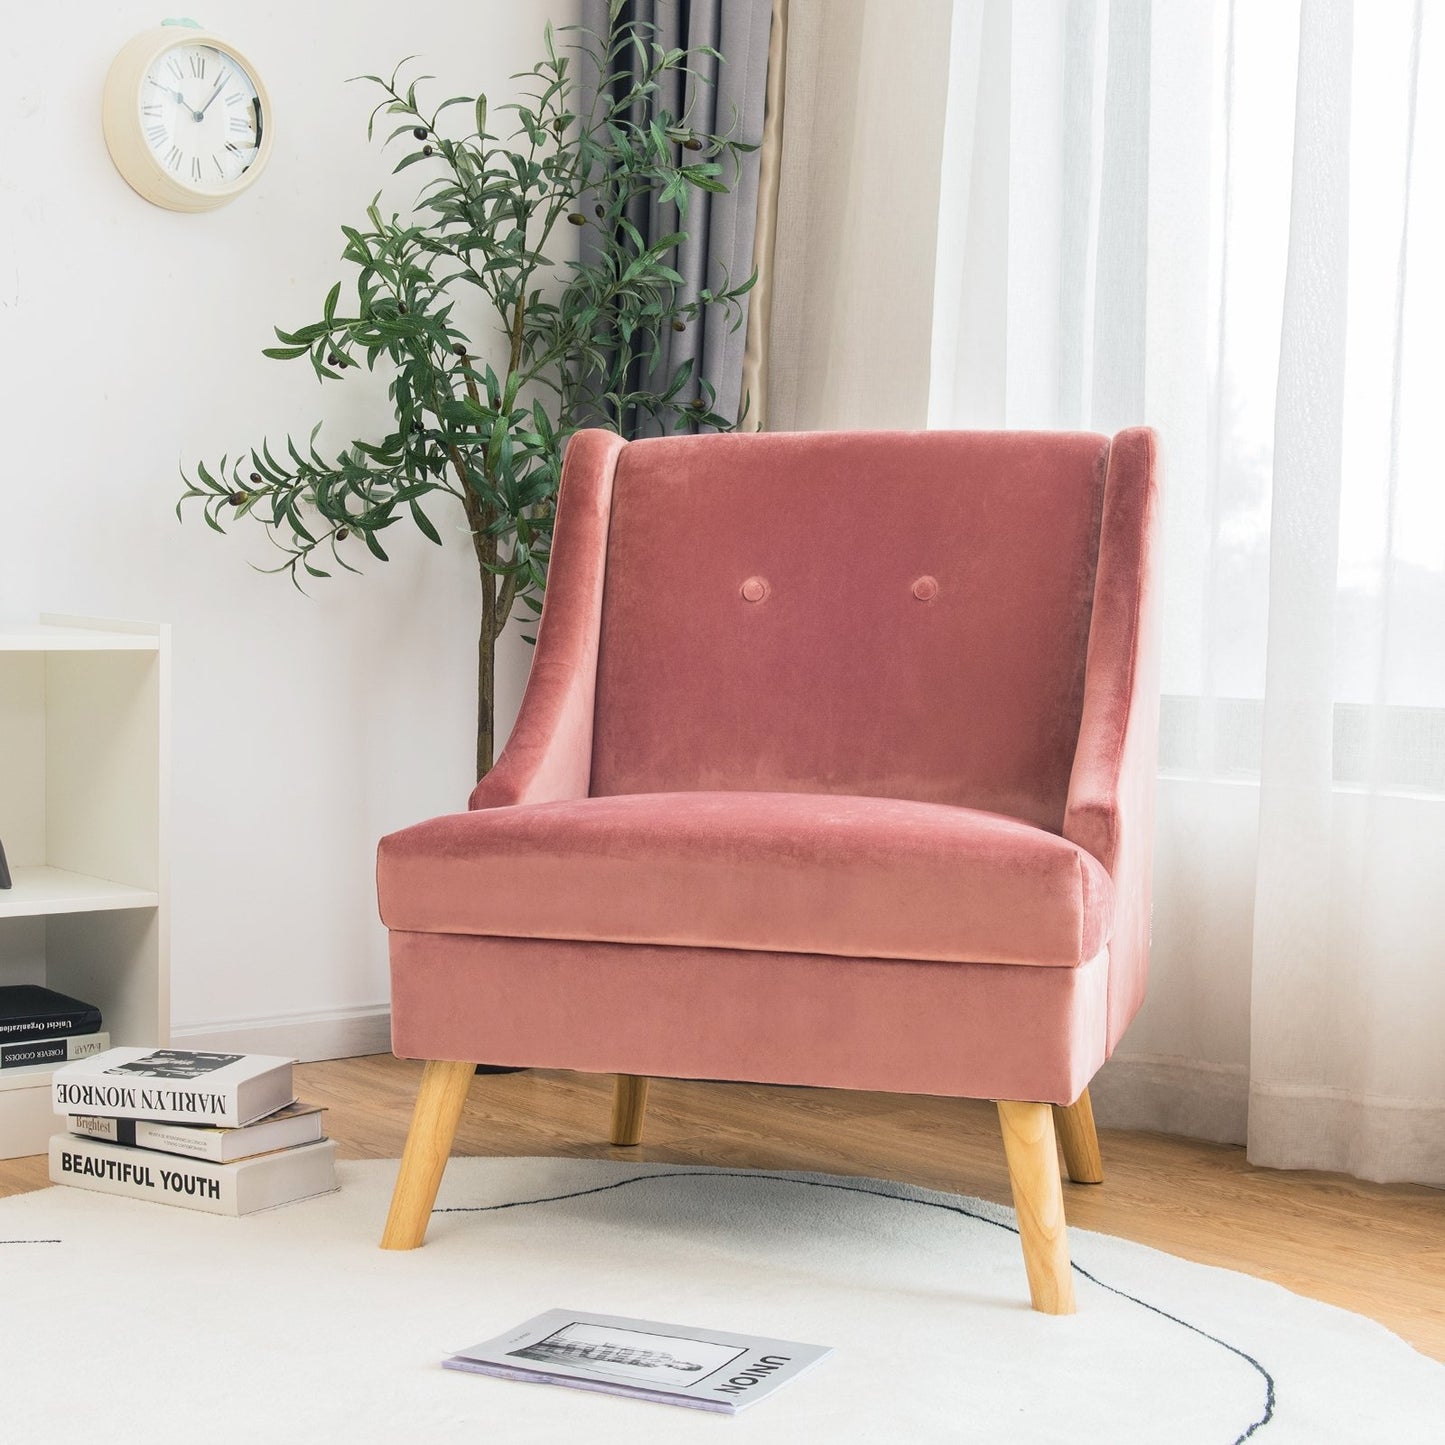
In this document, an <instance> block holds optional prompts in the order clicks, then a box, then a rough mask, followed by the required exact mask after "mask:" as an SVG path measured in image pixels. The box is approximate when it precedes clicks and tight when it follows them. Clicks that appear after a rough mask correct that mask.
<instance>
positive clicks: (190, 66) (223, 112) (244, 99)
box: [139, 42, 267, 194]
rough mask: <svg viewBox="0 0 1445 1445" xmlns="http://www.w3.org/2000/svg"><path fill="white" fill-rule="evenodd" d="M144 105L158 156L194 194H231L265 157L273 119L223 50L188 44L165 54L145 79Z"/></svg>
mask: <svg viewBox="0 0 1445 1445" xmlns="http://www.w3.org/2000/svg"><path fill="white" fill-rule="evenodd" d="M139 104H140V116H139V119H140V126H141V132H142V135H143V137H144V141H145V144H146V145H147V146H148V147H149V149H150V153H151V155H152V156H153V157H154V159H155V161H156V163H157V164H158V165H159V166H160V167H161V169H162V170H163V171H164V172H165V173H166V174H167V175H169V176H170V177H171V179H172V180H173V181H175V183H176V184H177V185H180V186H183V187H184V188H185V189H186V190H188V191H194V192H198V193H201V194H207V193H211V192H216V191H220V190H225V189H228V188H230V187H231V186H233V185H234V184H235V183H236V182H237V181H239V180H240V179H241V177H242V176H244V175H245V174H246V172H247V171H248V170H249V169H250V168H251V167H252V166H253V165H254V164H255V163H256V159H257V157H258V156H259V155H260V153H261V143H262V140H263V127H264V126H265V125H266V124H267V118H266V116H265V115H264V113H263V107H262V103H261V97H260V95H259V93H258V91H257V87H256V83H255V81H253V80H252V78H251V76H250V75H249V74H247V72H246V69H245V67H244V66H243V65H242V64H241V63H240V62H239V61H238V60H237V59H236V58H235V56H233V55H228V54H227V53H226V51H224V50H222V49H220V48H219V47H217V46H215V45H210V44H204V43H200V42H185V43H182V44H179V45H174V46H172V47H170V48H169V49H167V50H164V51H162V52H161V54H160V55H158V56H157V57H156V58H155V59H154V60H153V61H152V62H151V63H150V65H149V66H148V67H147V68H146V70H145V73H144V75H143V76H142V78H141V87H140V101H139Z"/></svg>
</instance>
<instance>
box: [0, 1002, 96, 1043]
mask: <svg viewBox="0 0 1445 1445" xmlns="http://www.w3.org/2000/svg"><path fill="white" fill-rule="evenodd" d="M99 1031H100V1010H99V1009H97V1008H90V1009H77V1010H76V1011H75V1012H73V1013H54V1014H35V1015H33V1016H31V1017H30V1018H7V1019H0V1044H24V1043H29V1042H30V1040H31V1039H51V1038H55V1037H56V1036H57V1035H59V1034H94V1033H98V1032H99Z"/></svg>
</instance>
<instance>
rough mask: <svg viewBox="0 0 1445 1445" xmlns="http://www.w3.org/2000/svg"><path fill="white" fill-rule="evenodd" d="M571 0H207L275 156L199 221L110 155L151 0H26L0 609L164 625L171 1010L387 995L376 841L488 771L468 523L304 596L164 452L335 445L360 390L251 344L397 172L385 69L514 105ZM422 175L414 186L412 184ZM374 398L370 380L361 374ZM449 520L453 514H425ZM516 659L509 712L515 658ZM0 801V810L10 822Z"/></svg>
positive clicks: (17, 48)
mask: <svg viewBox="0 0 1445 1445" xmlns="http://www.w3.org/2000/svg"><path fill="white" fill-rule="evenodd" d="M579 9H580V4H579V0H411V3H407V4H388V3H381V0H324V3H323V0H307V3H294V0H293V3H290V4H267V3H254V0H248V3H239V0H210V3H209V4H207V5H206V6H205V7H204V9H203V11H202V12H201V13H199V14H198V15H197V18H198V19H200V20H201V21H202V22H203V23H204V24H205V25H206V26H207V27H208V28H210V29H213V30H215V31H217V32H218V33H220V34H221V35H223V36H226V37H227V38H229V39H231V40H233V41H234V43H235V44H236V45H237V46H238V47H239V48H240V49H242V50H243V51H245V52H246V53H247V54H248V55H249V56H250V57H251V59H252V60H253V61H254V62H255V63H256V65H257V66H258V68H259V69H260V70H261V71H262V74H263V78H264V79H265V81H266V83H267V85H268V86H269V88H270V91H271V97H272V101H273V104H274V106H275V111H276V150H275V154H274V155H273V157H272V160H271V163H270V166H269V168H268V170H267V172H266V173H265V174H264V175H263V176H262V177H261V178H260V180H259V181H258V182H257V183H256V185H255V186H254V187H253V188H252V189H251V190H250V191H249V192H248V193H247V194H245V195H243V196H242V197H241V198H240V199H239V200H238V201H236V202H235V203H234V204H232V205H230V206H227V207H223V208H222V209H221V210H219V211H216V212H214V213H211V214H209V215H200V216H186V215H179V214H175V213H171V212H167V211H162V210H159V209H157V208H155V207H153V206H150V205H148V204H147V203H146V202H144V201H142V200H141V199H140V198H139V197H137V196H136V195H135V194H134V193H133V192H132V191H131V190H130V189H129V188H128V187H127V186H126V185H125V183H124V182H123V181H122V180H121V179H120V177H119V175H118V174H117V173H116V172H115V170H114V169H113V167H112V166H111V164H110V160H109V157H108V156H107V154H106V150H105V145H104V142H103V140H102V137H101V128H100V95H101V87H102V83H103V81H104V78H105V73H106V70H107V68H108V66H109V63H110V60H111V58H112V57H113V55H114V54H115V52H116V51H117V50H118V49H119V48H120V46H121V45H122V44H123V43H124V42H125V41H126V40H128V39H129V38H130V37H131V36H132V35H133V34H136V33H138V32H140V31H142V30H145V29H147V28H149V27H150V26H151V25H153V24H154V23H155V22H156V20H157V19H158V18H159V15H160V13H161V12H158V11H157V10H156V9H155V8H154V7H152V6H149V5H142V4H136V5H131V4H117V3H108V4H105V5H99V4H88V5H83V6H81V7H79V9H78V10H77V9H76V8H75V7H72V10H71V11H70V12H69V14H68V17H67V19H66V20H65V22H64V23H63V24H62V23H60V22H59V21H58V20H57V19H56V15H55V12H54V11H53V10H50V9H49V8H48V7H45V6H32V7H28V8H27V7H13V8H12V9H11V10H9V11H8V12H7V15H6V36H5V44H4V47H3V50H0V432H3V447H4V453H3V454H4V463H3V467H0V618H3V619H6V620H33V619H34V617H35V615H36V614H37V613H38V612H40V611H56V612H67V613H81V614H90V615H95V616H113V617H135V618H145V619H154V620H160V621H168V622H170V623H172V624H173V626H174V629H175V632H174V636H175V670H174V676H175V686H174V716H175V735H174V778H173V789H174V792H173V835H172V842H173V860H174V861H173V868H172V886H173V895H172V896H173V900H174V911H173V961H172V967H173V978H174V987H173V1017H174V1020H175V1023H176V1026H177V1028H178V1029H180V1030H182V1031H184V1030H186V1029H187V1028H190V1029H196V1028H214V1027H224V1026H226V1025H228V1024H233V1023H237V1022H242V1021H251V1020H256V1019H271V1018H276V1017H283V1016H284V1017H290V1016H296V1015H300V1016H309V1015H322V1016H329V1015H332V1014H336V1013H340V1014H347V1013H353V1014H354V1013H357V1012H360V1013H362V1014H366V1013H369V1012H370V1011H371V1010H372V1009H373V1008H374V1007H376V1006H380V1005H382V1004H383V1003H384V1001H385V999H386V996H387V979H386V967H385V939H384V934H383V931H382V929H381V927H380V925H379V924H378V922H377V918H376V902H375V892H374V885H373V858H374V850H375V845H376V840H377V838H378V836H380V835H381V834H382V833H384V832H386V831H387V830H389V829H391V828H395V827H397V826H400V825H403V824H405V823H408V822H411V821H415V820H417V819H419V818H421V817H423V816H426V815H428V814H431V813H434V812H441V811H446V810H450V809H456V808H461V807H464V806H465V804H466V796H467V791H468V789H469V787H470V785H471V782H472V781H473V778H472V770H471V755H472V749H473V721H474V715H475V691H474V687H475V683H474V658H475V650H474V649H475V620H474V619H475V617H476V613H477V591H476V580H475V576H474V573H473V570H472V566H473V564H472V562H471V554H470V550H469V547H468V545H467V543H466V540H465V538H464V537H463V536H461V535H460V533H459V521H460V519H459V516H448V517H447V518H446V520H447V521H449V522H450V523H451V527H450V529H448V528H446V527H443V530H444V531H448V532H449V535H448V541H447V546H446V548H445V549H444V550H442V551H438V550H437V549H436V548H434V547H432V546H431V545H430V544H428V543H426V542H424V541H422V540H421V539H420V538H416V537H414V536H413V535H412V534H411V533H410V532H409V531H408V530H407V529H404V528H403V527H402V526H401V525H398V526H397V527H396V528H395V529H394V530H393V532H392V533H391V534H390V535H389V536H388V539H387V542H388V549H389V550H391V551H392V553H393V561H392V562H391V563H390V564H387V565H382V564H380V563H376V562H368V564H367V565H366V567H365V575H364V576H362V577H347V576H338V577H336V578H333V579H332V580H331V581H327V582H318V583H316V584H314V587H313V590H312V592H311V595H310V596H302V595H300V594H299V593H297V592H296V591H295V590H294V589H293V588H292V586H291V585H290V583H289V582H288V581H287V580H286V579H285V578H284V577H276V576H262V575H260V574H259V573H257V572H255V571H253V570H252V569H251V568H250V567H249V566H248V565H247V564H248V561H253V560H254V561H258V562H262V563H265V562H267V560H268V553H269V551H270V549H269V548H268V546H267V544H266V543H265V542H264V540H263V538H262V536H261V532H260V529H259V527H256V526H255V525H254V524H253V525H252V526H250V527H242V528H241V529H240V530H238V532H237V533H235V534H234V535H232V536H230V537H227V538H221V537H218V536H216V535H215V534H214V533H212V532H210V531H209V530H208V529H207V528H206V527H205V526H204V524H203V523H202V521H201V519H200V514H199V513H198V512H197V513H194V514H192V515H191V516H190V518H189V519H188V520H187V522H186V523H185V525H184V526H182V525H179V524H178V523H177V522H176V519H175V516H174V514H173V508H174V505H175V501H176V497H177V493H178V489H179V485H180V482H179V477H178V475H177V469H178V466H179V464H180V463H181V462H182V461H185V462H187V463H189V462H192V461H194V460H195V459H196V458H198V457H204V458H214V457H218V456H219V454H220V453H221V452H223V451H228V450H229V451H233V452H234V450H235V449H236V448H237V447H238V446H240V445H242V444H249V443H250V442H252V441H253V440H255V439H257V438H258V437H259V436H260V435H261V434H262V432H269V434H270V435H271V436H273V437H279V436H281V435H282V434H283V433H284V432H285V430H286V429H288V428H290V429H293V430H296V431H299V432H300V433H301V434H302V435H305V433H306V432H307V431H309V429H310V427H311V426H312V424H313V423H314V422H315V421H317V420H319V419H323V418H324V419H325V420H326V421H327V427H326V430H325V431H323V434H322V439H323V441H325V440H326V439H327V438H330V439H332V440H334V441H336V442H338V443H344V442H345V441H346V440H348V439H349V438H350V437H351V436H352V435H353V429H355V433H357V434H365V433H367V432H368V431H370V430H371V429H372V428H373V427H374V426H376V425H377V424H378V423H379V422H380V420H381V418H380V417H379V416H377V415H376V407H375V401H374V396H372V397H368V396H365V395H361V394H359V393H357V392H353V391H352V390H351V388H349V387H346V386H345V385H344V384H336V383H332V384H330V385H328V386H327V387H325V388H322V387H321V386H319V385H318V383H317V382H316V381H315V379H314V376H313V375H312V374H311V372H310V370H309V367H308V364H307V363H306V362H305V361H301V362H291V363H284V364H283V363H278V362H273V361H268V360H265V359H263V358H262V357H261V356H260V354H259V353H260V349H261V347H263V346H265V345H267V344H270V342H271V339H272V337H271V327H272V325H273V323H280V324H283V325H297V324H300V323H302V322H305V321H308V320H312V319H314V317H315V316H316V315H318V314H319V307H320V302H321V299H322V297H323V296H324V295H325V293H326V290H327V289H328V287H329V286H330V284H331V282H332V281H333V280H335V279H338V278H340V277H341V276H343V275H344V274H345V273H344V272H343V270H342V268H341V266H340V263H339V262H338V261H337V255H338V252H339V250H340V247H341V236H340V233H339V231H338V229H337V228H338V225H339V224H340V223H341V222H343V221H354V220H358V219H359V218H360V216H361V213H362V211H363V209H364V207H365V205H366V204H367V202H368V201H369V200H370V198H371V196H372V195H373V194H374V192H376V191H377V190H378V189H379V188H380V187H381V185H382V183H383V180H384V178H385V176H386V174H387V172H388V171H389V169H390V165H389V163H387V162H384V161H383V160H382V159H381V157H380V155H379V153H378V151H377V150H376V148H375V147H370V148H369V147H368V146H367V143H366V139H365V123H366V114H367V111H368V110H369V108H370V105H371V104H372V99H371V95H370V94H369V90H368V88H367V87H363V86H361V85H347V84H345V82H346V80H347V78H348V77H349V76H352V75H356V74H359V73H362V72H365V71H381V72H385V71H388V70H389V69H390V67H391V65H392V64H393V63H394V62H395V61H396V60H398V59H400V58H401V57H402V56H405V55H408V54H412V53H416V54H419V55H421V56H422V57H423V58H424V60H425V62H426V65H425V69H426V70H428V71H431V72H434V73H436V74H437V75H438V76H440V77H441V80H440V82H439V89H438V95H437V98H438V99H442V98H444V97H445V96H447V95H451V94H460V93H463V92H469V93H474V92H475V91H476V90H478V89H481V90H485V91H487V92H488V94H489V95H490V96H491V97H492V101H493V115H494V116H495V115H496V114H497V112H496V109H495V107H496V106H497V105H498V104H499V103H501V102H502V101H503V100H506V99H510V98H511V96H512V93H513V91H512V83H511V82H510V81H509V80H508V77H509V76H510V75H511V73H512V72H514V71H517V70H521V69H524V68H526V67H527V66H529V65H531V64H532V62H533V61H534V60H535V59H536V58H537V57H538V56H539V55H540V54H541V36H542V26H543V22H544V20H545V19H546V18H547V17H548V16H550V17H551V18H552V19H553V20H554V22H555V23H557V24H559V25H562V24H568V23H571V22H573V21H575V19H576V18H577V13H578V11H579ZM419 174H420V172H419V171H418V170H415V169H413V170H411V171H408V172H406V173H405V174H404V176H403V177H402V178H401V180H402V181H404V182H407V184H406V185H405V186H403V187H401V188H400V189H398V190H396V191H395V192H394V194H395V195H396V196H397V197H398V198H399V199H404V198H406V197H409V196H410V195H411V194H412V193H413V187H412V185H411V178H413V177H416V176H418V175H419ZM362 390H363V391H364V390H365V389H364V388H363V389H362ZM433 516H434V520H436V521H437V522H438V524H439V525H440V524H441V523H442V522H443V520H444V519H443V516H442V513H441V509H440V508H434V509H433ZM527 654H528V649H527V648H526V647H525V645H524V644H521V643H514V644H513V645H512V647H511V648H510V650H509V652H508V655H507V656H506V658H505V659H504V666H503V668H502V673H503V675H502V676H501V678H500V679H499V687H498V691H499V699H500V709H499V710H500V712H501V714H502V718H501V723H502V726H503V728H504V729H505V727H506V726H508V725H509V724H510V719H511V715H512V712H513V711H514V709H515V705H516V697H517V694H518V691H519V688H520V684H521V681H522V679H523V678H524V676H525V670H526V667H527V663H528V655H527ZM3 827H4V820H3V819H0V836H3Z"/></svg>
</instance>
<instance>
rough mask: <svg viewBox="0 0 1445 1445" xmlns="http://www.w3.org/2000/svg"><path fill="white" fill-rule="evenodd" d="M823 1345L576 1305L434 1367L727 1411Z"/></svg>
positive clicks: (767, 1390)
mask: <svg viewBox="0 0 1445 1445" xmlns="http://www.w3.org/2000/svg"><path fill="white" fill-rule="evenodd" d="M832 1352H833V1351H832V1346H830V1345H803V1344H798V1343H797V1342H796V1341H793V1340H773V1339H766V1338H764V1337H763V1336H761V1335H735V1334H730V1333H729V1332H728V1331H726V1330H712V1329H704V1328H700V1327H694V1326H691V1325H668V1324H661V1323H659V1322H658V1321H657V1320H634V1319H628V1318H626V1317H625V1316H623V1315H596V1314H588V1313H587V1312H585V1311H583V1310H548V1311H547V1312H546V1313H545V1314H540V1315H538V1316H537V1317H536V1318H535V1319H530V1320H527V1321H526V1322H525V1323H523V1324H520V1325H517V1326H516V1327H515V1328H513V1329H510V1330H508V1331H507V1332H506V1333H505V1334H501V1335H498V1336H497V1337H496V1338H495V1339H491V1340H484V1341H483V1342H482V1343H481V1344H479V1345H472V1346H471V1348H470V1349H465V1350H458V1351H457V1353H456V1354H454V1355H452V1356H451V1357H450V1358H449V1359H446V1360H443V1361H442V1364H443V1365H444V1366H446V1368H447V1369H449V1370H470V1371H472V1372H473V1373H475V1374H479V1375H498V1376H500V1377H501V1378H502V1379H504V1380H527V1381H531V1382H533V1383H535V1384H542V1385H567V1386H569V1387H571V1388H572V1389H574V1390H598V1391H601V1392H602V1393H604V1394H608V1395H630V1396H632V1397H633V1398H634V1399H640V1400H653V1401H656V1402H658V1403H659V1404H664V1405H686V1406H688V1407H689V1408H691V1409H694V1410H714V1411H717V1412H719V1413H721V1414H725V1415H735V1414H736V1413H737V1412H738V1411H739V1410H741V1409H744V1408H745V1407H746V1406H748V1405H751V1404H754V1403H755V1402H756V1401H758V1400H761V1399H762V1398H763V1397H764V1396H765V1395H771V1394H772V1393H773V1391H775V1390H776V1389H778V1388H779V1386H781V1385H785V1384H787V1383H788V1381H789V1380H795V1379H797V1377H798V1376H799V1375H801V1374H802V1373H803V1372H804V1371H805V1370H808V1369H811V1368H812V1366H814V1365H816V1364H817V1363H818V1361H819V1360H821V1359H823V1357H824V1356H826V1355H830V1354H832Z"/></svg>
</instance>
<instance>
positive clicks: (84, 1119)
mask: <svg viewBox="0 0 1445 1445" xmlns="http://www.w3.org/2000/svg"><path fill="white" fill-rule="evenodd" d="M65 1127H66V1128H67V1129H69V1130H70V1132H71V1133H72V1134H76V1135H79V1137H80V1138H82V1139H102V1140H104V1141H105V1142H106V1143H108V1144H130V1145H134V1144H135V1120H134V1119H101V1118H97V1117H96V1116H95V1115H93V1114H71V1115H69V1116H68V1117H67V1118H66V1121H65Z"/></svg>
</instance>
